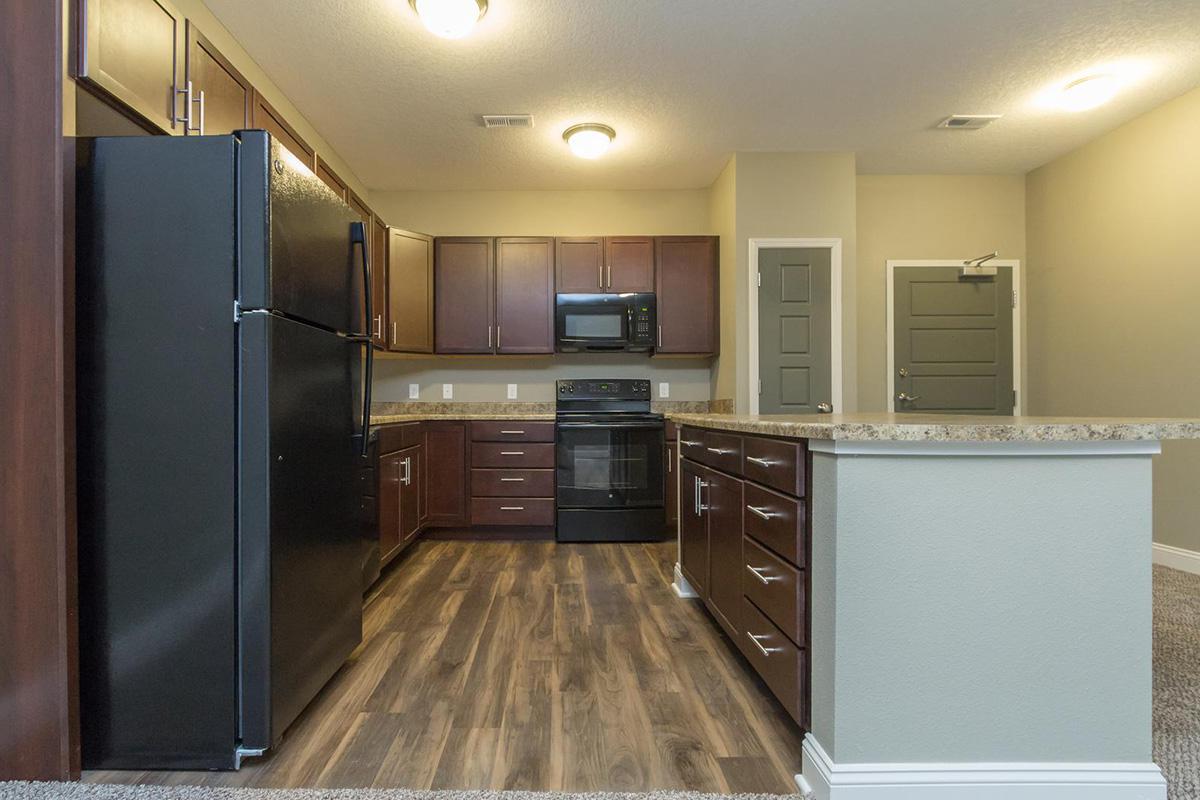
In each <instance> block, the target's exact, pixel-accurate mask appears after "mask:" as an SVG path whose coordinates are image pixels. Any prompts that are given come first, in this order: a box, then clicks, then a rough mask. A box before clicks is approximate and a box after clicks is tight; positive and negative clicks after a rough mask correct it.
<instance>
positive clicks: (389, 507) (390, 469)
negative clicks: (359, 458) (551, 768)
mask: <svg viewBox="0 0 1200 800" xmlns="http://www.w3.org/2000/svg"><path fill="white" fill-rule="evenodd" d="M401 460H402V459H401V456H400V454H399V453H389V454H388V455H385V456H380V457H379V472H378V480H379V493H378V495H377V497H378V498H379V558H380V559H381V560H383V561H386V560H387V559H389V558H390V557H391V556H392V555H393V554H394V553H395V551H396V548H398V547H399V546H400V542H401V537H400V479H401V477H402V476H403V472H404V467H403V465H402V464H401Z"/></svg>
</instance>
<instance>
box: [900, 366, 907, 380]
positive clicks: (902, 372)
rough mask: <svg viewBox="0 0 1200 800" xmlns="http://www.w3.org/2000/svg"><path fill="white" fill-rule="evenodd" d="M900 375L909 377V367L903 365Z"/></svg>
mask: <svg viewBox="0 0 1200 800" xmlns="http://www.w3.org/2000/svg"><path fill="white" fill-rule="evenodd" d="M900 377H901V378H907V377H908V367H901V368H900Z"/></svg>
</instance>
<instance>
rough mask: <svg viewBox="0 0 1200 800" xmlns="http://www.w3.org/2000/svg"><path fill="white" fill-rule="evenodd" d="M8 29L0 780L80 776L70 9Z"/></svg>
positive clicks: (1, 311) (29, 7) (2, 86)
mask: <svg viewBox="0 0 1200 800" xmlns="http://www.w3.org/2000/svg"><path fill="white" fill-rule="evenodd" d="M5 22H6V24H4V25H0V108H3V109H5V115H6V116H5V130H6V135H5V141H6V145H5V146H4V147H3V148H0V185H3V186H4V187H5V190H6V191H7V192H8V193H9V195H10V196H11V197H18V198H20V202H16V203H11V204H9V205H8V206H7V207H6V209H5V212H4V213H3V214H0V263H2V264H3V265H4V267H3V269H0V336H2V337H3V341H4V342H6V343H7V346H6V347H5V350H4V356H3V364H4V367H3V372H4V376H5V380H4V382H3V384H2V385H0V453H3V454H4V462H5V463H4V478H3V480H0V565H3V566H0V643H3V644H2V645H0V697H2V698H4V705H5V714H4V724H3V726H0V780H5V779H23V780H66V779H73V778H77V777H78V776H79V737H78V715H79V711H78V709H79V707H78V682H77V669H78V665H77V662H78V651H77V633H76V631H77V623H76V611H77V602H76V579H75V574H76V569H75V511H74V509H75V498H74V486H75V484H74V480H75V478H74V473H75V464H74V433H75V432H74V399H73V397H74V388H75V387H74V378H73V376H74V335H75V334H74V318H75V312H74V294H73V293H74V273H73V262H74V253H73V233H72V231H73V227H74V213H73V209H74V157H73V155H72V153H73V150H72V149H69V148H72V147H73V143H72V142H70V141H69V140H64V138H63V135H62V132H63V119H62V102H63V101H62V93H63V60H62V59H63V49H62V34H63V27H62V26H63V24H64V20H63V4H62V3H58V2H46V0H11V1H10V2H8V3H6V5H5Z"/></svg>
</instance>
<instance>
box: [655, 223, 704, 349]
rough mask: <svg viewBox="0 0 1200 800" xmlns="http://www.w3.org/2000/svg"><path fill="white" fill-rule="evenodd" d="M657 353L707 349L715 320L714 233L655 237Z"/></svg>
mask: <svg viewBox="0 0 1200 800" xmlns="http://www.w3.org/2000/svg"><path fill="white" fill-rule="evenodd" d="M655 251H656V252H655V261H656V262H657V269H656V272H657V279H656V281H655V291H656V292H657V294H658V347H657V348H656V352H658V353H678V354H688V355H713V354H715V353H716V352H717V345H718V339H717V336H718V333H717V328H718V324H719V322H720V308H719V294H718V283H717V281H718V276H717V237H715V236H662V237H659V238H658V239H656V240H655Z"/></svg>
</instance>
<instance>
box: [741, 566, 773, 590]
mask: <svg viewBox="0 0 1200 800" xmlns="http://www.w3.org/2000/svg"><path fill="white" fill-rule="evenodd" d="M746 569H748V570H750V574H752V575H753V576H754V577H756V578H758V579H759V580H760V581H762V582H763V586H766V585H767V584H769V583H770V582H771V581H777V580H779V577H778V576H776V575H763V572H764V570H765V568H764V567H752V566H750V565H749V564H747V565H746Z"/></svg>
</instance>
